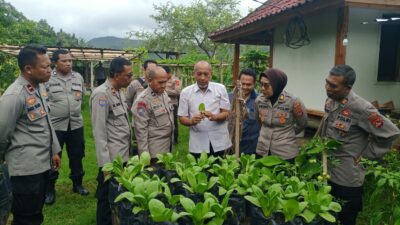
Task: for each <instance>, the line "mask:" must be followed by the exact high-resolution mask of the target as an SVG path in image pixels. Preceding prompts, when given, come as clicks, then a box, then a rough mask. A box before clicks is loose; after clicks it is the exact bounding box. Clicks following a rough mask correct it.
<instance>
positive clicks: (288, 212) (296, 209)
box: [279, 199, 307, 222]
mask: <svg viewBox="0 0 400 225" xmlns="http://www.w3.org/2000/svg"><path fill="white" fill-rule="evenodd" d="M279 202H280V204H281V207H282V209H281V210H279V211H280V212H282V213H283V215H284V216H285V222H288V221H291V220H293V219H294V218H295V217H296V216H299V215H301V213H302V212H303V210H304V209H305V207H306V206H307V203H306V202H299V201H297V200H296V199H287V200H284V199H279Z"/></svg>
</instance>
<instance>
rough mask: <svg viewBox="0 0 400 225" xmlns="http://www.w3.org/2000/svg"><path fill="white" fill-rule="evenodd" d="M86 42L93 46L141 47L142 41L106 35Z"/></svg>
mask: <svg viewBox="0 0 400 225" xmlns="http://www.w3.org/2000/svg"><path fill="white" fill-rule="evenodd" d="M87 43H88V45H89V46H91V47H94V48H112V49H124V48H138V47H141V46H142V44H143V41H140V40H132V39H128V38H118V37H113V36H107V37H98V38H93V39H91V40H89V41H88V42H87Z"/></svg>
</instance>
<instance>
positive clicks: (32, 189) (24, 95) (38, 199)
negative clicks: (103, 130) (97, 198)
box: [0, 75, 61, 224]
mask: <svg viewBox="0 0 400 225" xmlns="http://www.w3.org/2000/svg"><path fill="white" fill-rule="evenodd" d="M44 96H46V89H45V87H44V85H42V84H39V85H38V87H37V89H36V87H33V86H32V85H31V84H29V82H28V81H27V80H26V79H25V78H24V77H22V76H21V75H20V76H19V77H18V78H17V80H16V81H15V82H14V83H13V84H11V86H10V87H8V88H7V90H6V92H5V93H4V95H3V96H2V97H1V98H0V130H1V132H0V155H5V160H6V162H7V164H8V168H9V174H10V178H11V184H12V188H13V190H12V191H13V205H12V213H13V216H14V219H13V220H14V221H13V223H15V224H41V223H42V222H43V214H42V208H43V204H44V195H45V186H46V180H47V177H48V173H49V170H50V169H51V168H52V156H53V155H54V154H57V153H59V152H60V151H61V149H60V145H59V143H58V141H57V138H56V135H55V132H54V129H53V126H52V124H51V121H50V118H49V116H48V114H49V109H48V105H47V102H46V98H45V97H44Z"/></svg>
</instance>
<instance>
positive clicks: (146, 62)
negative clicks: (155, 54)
mask: <svg viewBox="0 0 400 225" xmlns="http://www.w3.org/2000/svg"><path fill="white" fill-rule="evenodd" d="M149 63H154V64H156V65H158V63H157V61H156V60H152V59H147V60H146V61H144V62H143V68H144V69H147V65H149Z"/></svg>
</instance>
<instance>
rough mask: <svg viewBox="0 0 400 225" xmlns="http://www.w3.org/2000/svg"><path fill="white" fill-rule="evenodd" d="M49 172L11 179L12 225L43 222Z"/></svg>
mask: <svg viewBox="0 0 400 225" xmlns="http://www.w3.org/2000/svg"><path fill="white" fill-rule="evenodd" d="M48 176H49V171H46V172H44V173H40V174H35V175H29V176H14V177H11V185H12V188H13V202H12V207H11V212H12V214H13V216H14V219H13V222H12V224H13V225H25V224H26V225H39V224H42V222H43V213H42V210H43V205H44V196H45V189H46V184H47V182H48Z"/></svg>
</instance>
